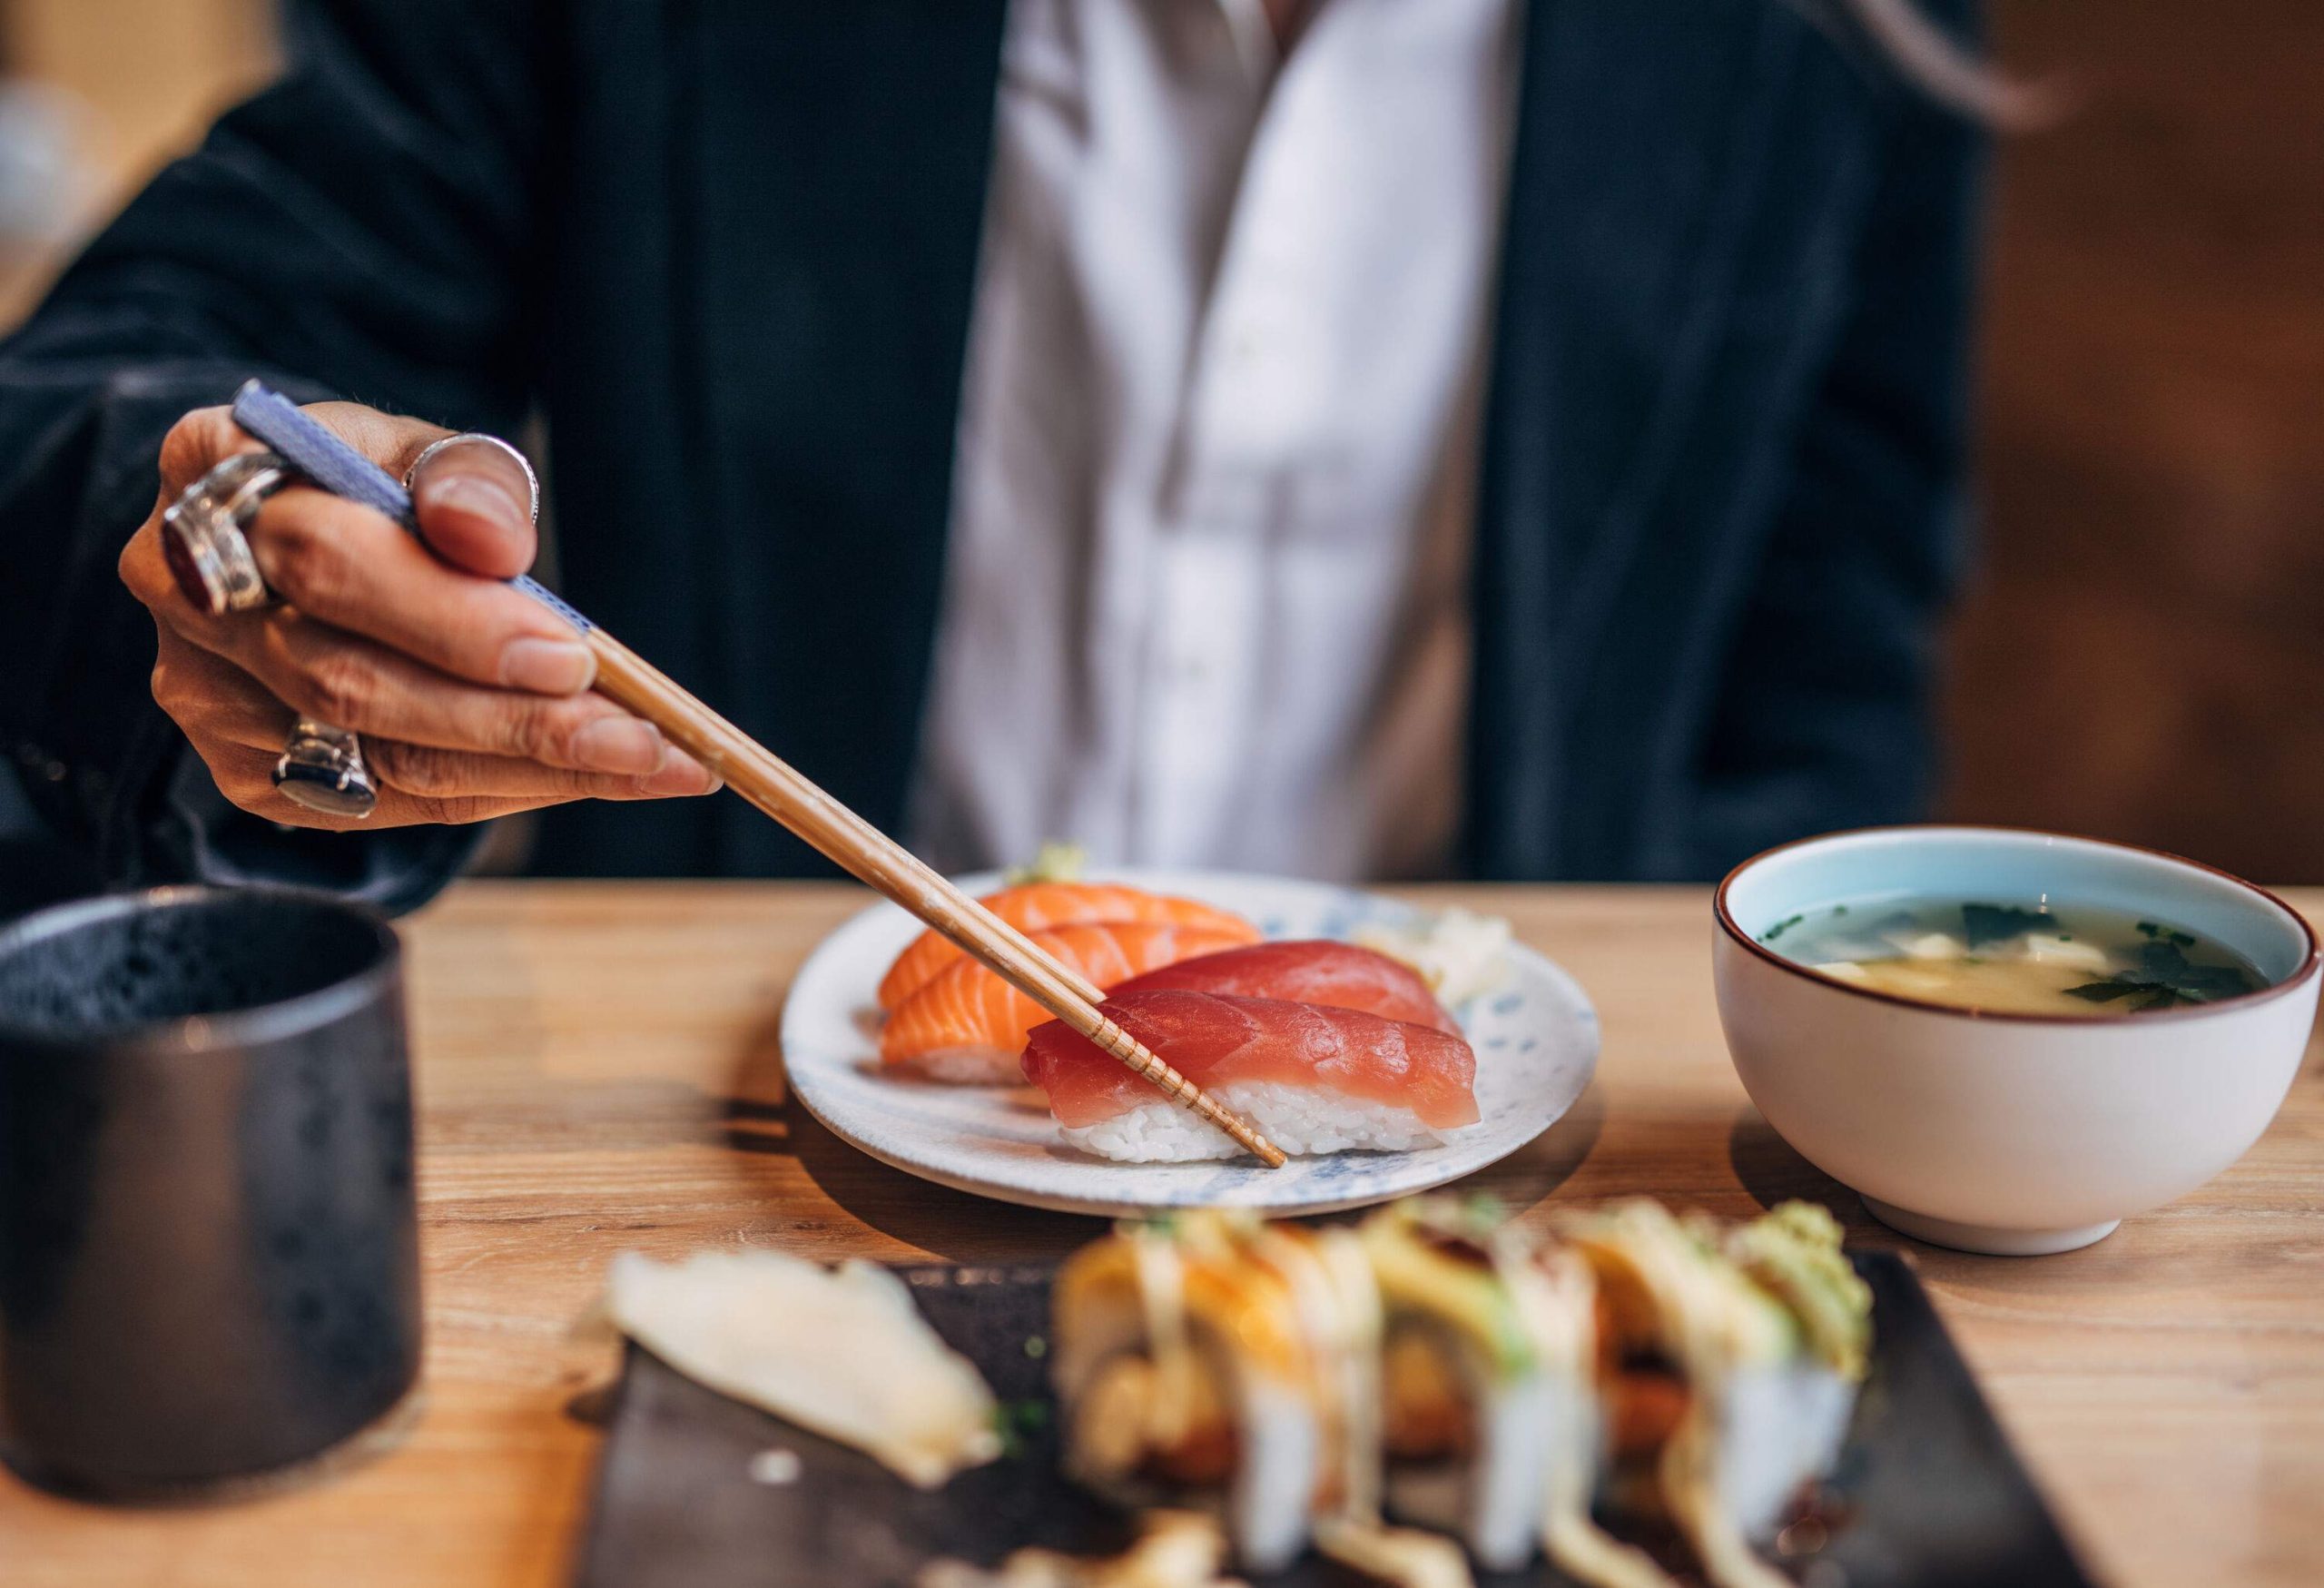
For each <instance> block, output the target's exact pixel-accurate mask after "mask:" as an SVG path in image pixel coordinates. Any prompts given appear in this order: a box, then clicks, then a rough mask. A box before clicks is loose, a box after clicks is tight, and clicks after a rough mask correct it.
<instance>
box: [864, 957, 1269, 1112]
mask: <svg viewBox="0 0 2324 1588" xmlns="http://www.w3.org/2000/svg"><path fill="white" fill-rule="evenodd" d="M1029 936H1030V937H1031V938H1032V940H1033V942H1035V943H1037V944H1039V946H1040V947H1041V948H1042V949H1044V950H1045V951H1047V952H1048V953H1049V956H1050V957H1051V958H1052V959H1055V960H1059V961H1061V962H1064V963H1066V964H1068V965H1070V966H1072V967H1073V968H1074V969H1076V970H1078V971H1079V972H1081V973H1082V974H1083V975H1085V976H1087V977H1088V978H1089V980H1090V981H1094V982H1096V983H1097V984H1098V986H1099V987H1111V986H1113V985H1114V984H1115V983H1116V982H1118V981H1122V980H1123V979H1124V978H1126V977H1134V976H1136V975H1137V974H1138V973H1139V972H1151V971H1154V970H1156V969H1157V968H1159V967H1162V966H1167V965H1168V964H1169V963H1171V962H1173V961H1174V960H1182V959H1185V958H1187V957H1188V956H1189V955H1197V954H1198V955H1204V956H1207V957H1213V958H1215V957H1216V951H1217V950H1219V949H1223V948H1229V947H1232V946H1233V945H1234V944H1236V943H1238V942H1242V941H1243V939H1242V937H1241V935H1240V934H1239V933H1238V932H1221V931H1219V930H1217V929H1216V928H1215V927H1208V926H1173V925H1171V924H1170V923H1168V922H1158V921H1156V922H1141V921H1102V922H1097V921H1093V922H1077V923H1075V924H1073V925H1070V926H1053V927H1049V928H1048V929H1047V930H1045V931H1041V932H1032V933H1029ZM1048 1019H1049V1011H1047V1010H1045V1009H1043V1008H1042V1007H1041V1006H1040V1005H1039V1004H1038V1003H1036V1002H1034V1001H1032V1000H1031V999H1029V998H1028V997H1026V996H1025V995H1024V994H1023V993H1022V992H1019V991H1017V989H1016V988H1014V987H1011V986H1010V985H1009V983H1008V982H1006V981H1002V980H1001V979H1000V977H999V976H996V975H994V974H993V973H992V972H990V971H988V970H986V969H985V968H984V966H982V965H980V964H979V963H978V962H976V961H974V960H971V959H970V958H969V957H968V956H967V955H965V954H963V955H961V956H960V958H958V959H956V960H954V961H953V962H951V963H950V964H949V965H947V966H945V967H944V968H943V969H942V970H940V971H939V972H936V974H935V975H934V976H932V977H931V978H930V979H929V981H927V982H926V983H925V984H923V985H922V986H921V989H920V990H919V991H916V992H914V993H913V994H912V995H911V997H909V998H907V999H905V1000H904V1001H902V1002H901V1003H900V1004H898V1005H896V1007H895V1009H894V1010H893V1011H891V1012H890V1014H889V1016H888V1023H887V1026H886V1027H885V1029H883V1030H882V1031H881V1033H880V1057H881V1059H882V1060H885V1061H887V1062H888V1063H890V1064H905V1063H911V1064H917V1065H918V1066H919V1067H920V1068H921V1069H922V1070H926V1071H927V1072H928V1073H929V1074H931V1075H932V1076H934V1077H935V1078H936V1079H937V1080H950V1081H960V1082H966V1083H968V1084H970V1085H980V1084H981V1085H990V1086H1014V1085H1017V1084H1018V1083H1019V1080H1022V1078H1023V1070H1022V1069H1021V1068H1020V1066H1019V1062H1018V1055H1019V1052H1021V1051H1022V1050H1023V1049H1024V1046H1025V1035H1026V1033H1027V1032H1029V1031H1031V1030H1032V1029H1033V1028H1034V1027H1035V1026H1037V1025H1039V1024H1040V1023H1041V1022H1042V1021H1046V1020H1048Z"/></svg>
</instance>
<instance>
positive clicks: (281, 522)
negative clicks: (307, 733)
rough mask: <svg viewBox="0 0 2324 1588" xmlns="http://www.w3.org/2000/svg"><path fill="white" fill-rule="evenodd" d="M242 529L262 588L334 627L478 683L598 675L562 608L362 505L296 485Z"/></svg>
mask: <svg viewBox="0 0 2324 1588" xmlns="http://www.w3.org/2000/svg"><path fill="white" fill-rule="evenodd" d="M530 533H531V532H530V530H529V529H527V535H528V536H529V534H530ZM248 535H249V538H250V543H251V555H252V556H254V557H256V558H257V559H258V566H259V571H260V572H261V574H262V575H264V576H265V578H266V582H267V587H269V588H270V589H271V590H272V591H273V592H274V593H275V594H276V595H277V596H280V597H281V598H282V599H283V600H285V601H287V602H289V603H290V604H291V606H293V607H297V608H298V609H299V610H300V611H301V612H304V613H306V614H308V615H309V616H313V617H318V618H320V619H321V620H322V621H324V622H325V623H328V624H330V625H331V626H333V627H334V628H340V629H346V630H349V631H350V632H352V633H355V634H359V635H363V636H367V637H369V638H371V639H375V640H377V641H379V643H380V644H382V645H385V646H389V647H391V648H393V649H395V650H399V651H401V652H404V653H405V654H406V655H408V656H415V657H417V658H419V660H420V661H422V662H425V663H427V664H428V666H432V667H435V668H438V669H439V670H440V671H443V672H446V673H449V674H451V675H452V676H455V677H458V678H465V679H468V681H469V682H471V683H475V684H487V685H492V686H498V687H503V688H510V689H528V690H533V691H536V692H537V693H540V694H544V695H575V694H578V693H579V692H580V691H582V690H584V689H586V688H587V687H588V686H589V684H590V681H591V680H592V679H593V678H595V677H596V659H595V658H594V657H593V656H590V654H589V651H588V647H586V646H584V645H582V643H581V640H580V636H578V635H576V633H575V632H574V630H573V627H572V626H571V625H569V624H567V623H566V621H565V620H564V619H563V618H562V617H559V616H556V614H555V613H554V612H551V611H550V610H549V609H548V608H547V607H544V606H542V605H541V604H540V603H539V602H537V601H536V600H534V599H533V598H532V597H529V596H526V595H522V594H520V593H519V592H517V591H516V590H513V589H511V588H509V587H507V586H506V585H504V584H500V583H498V582H497V580H490V579H482V578H478V577H476V576H475V575H473V574H468V573H463V572H460V571H459V570H458V569H456V568H450V567H446V566H445V565H444V564H443V563H441V562H439V561H438V559H437V558H436V557H434V556H432V555H430V553H429V552H428V548H427V547H424V546H422V545H420V544H419V542H418V541H417V540H414V539H413V538H411V537H410V536H409V535H407V534H405V533H404V531H403V530H402V528H399V526H397V525H396V524H394V523H392V522H390V521H389V519H388V518H385V517H383V516H382V515H380V514H378V513H375V512H372V511H371V510H370V509H369V508H361V507H358V506H356V505H355V504H354V503H352V502H346V501H341V500H340V499H339V498H336V497H330V496H326V495H324V494H323V493H322V492H320V491H316V490H310V489H304V488H292V489H290V490H286V491H283V492H281V494H280V495H278V496H276V497H274V498H271V499H270V500H269V501H268V502H267V503H266V505H265V506H264V507H262V508H260V509H259V512H258V516H257V517H256V518H253V519H252V520H251V526H250V528H249V531H248Z"/></svg>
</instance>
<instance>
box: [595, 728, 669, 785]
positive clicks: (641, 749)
mask: <svg viewBox="0 0 2324 1588" xmlns="http://www.w3.org/2000/svg"><path fill="white" fill-rule="evenodd" d="M664 748H665V746H664V745H663V743H662V735H660V733H658V732H656V731H655V726H654V725H653V724H652V723H644V722H640V721H638V720H637V719H636V718H635V717H633V716H609V717H606V718H605V719H603V720H602V721H599V722H594V723H591V724H590V725H588V726H587V727H586V728H583V729H582V730H581V731H580V732H579V733H577V734H576V735H573V753H574V755H576V756H578V757H579V758H580V761H581V764H582V765H583V766H585V767H586V768H588V769H589V770H590V771H592V772H626V773H630V774H635V775H637V776H641V777H642V776H644V775H645V774H647V773H650V772H653V771H655V770H656V769H658V768H659V767H660V766H661V764H662V754H663V750H664Z"/></svg>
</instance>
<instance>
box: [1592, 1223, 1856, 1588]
mask: <svg viewBox="0 0 2324 1588" xmlns="http://www.w3.org/2000/svg"><path fill="white" fill-rule="evenodd" d="M1566 1233H1567V1235H1568V1237H1569V1238H1570V1239H1571V1242H1572V1244H1573V1245H1574V1247H1575V1248H1577V1249H1578V1250H1579V1251H1580V1252H1581V1254H1582V1255H1583V1256H1584V1257H1585V1258H1586V1259H1587V1260H1588V1262H1589V1264H1590V1268H1591V1271H1592V1273H1593V1274H1594V1276H1595V1277H1596V1279H1597V1283H1598V1289H1599V1295H1600V1298H1601V1301H1600V1309H1599V1315H1600V1320H1601V1335H1600V1343H1599V1373H1600V1396H1601V1400H1602V1404H1603V1405H1604V1406H1605V1408H1606V1412H1607V1415H1608V1419H1609V1425H1610V1444H1611V1447H1612V1458H1613V1465H1612V1470H1611V1483H1610V1498H1611V1500H1612V1502H1613V1504H1614V1505H1615V1506H1616V1508H1617V1509H1619V1510H1622V1511H1627V1512H1630V1513H1632V1514H1640V1515H1650V1516H1655V1517H1659V1518H1662V1519H1665V1520H1667V1521H1669V1523H1670V1524H1672V1525H1673V1526H1674V1527H1675V1528H1676V1529H1677V1530H1678V1532H1679V1534H1681V1535H1682V1536H1683V1537H1684V1538H1685V1539H1686V1540H1687V1542H1688V1544H1689V1545H1690V1546H1691V1548H1692V1549H1693V1550H1694V1552H1695V1553H1696V1556H1697V1558H1698V1559H1699V1561H1700V1562H1701V1563H1702V1567H1703V1570H1704V1573H1705V1574H1706V1575H1707V1576H1708V1577H1709V1580H1710V1582H1711V1583H1714V1584H1717V1585H1718V1588H1778V1585H1780V1584H1783V1583H1785V1582H1786V1579H1784V1578H1783V1577H1782V1576H1781V1575H1779V1574H1778V1573H1776V1572H1775V1571H1774V1570H1773V1568H1771V1567H1769V1566H1768V1565H1767V1564H1766V1563H1764V1562H1762V1561H1760V1560H1759V1559H1758V1557H1757V1556H1755V1555H1754V1554H1753V1553H1751V1549H1750V1547H1749V1546H1750V1544H1751V1543H1753V1542H1764V1541H1766V1540H1767V1539H1768V1538H1770V1537H1772V1535H1773V1534H1774V1533H1775V1531H1776V1529H1777V1527H1778V1526H1779V1525H1780V1524H1781V1522H1782V1519H1783V1516H1784V1513H1785V1511H1786V1509H1787V1507H1788V1506H1789V1504H1791V1503H1792V1501H1793V1500H1794V1499H1795V1498H1796V1497H1797V1494H1799V1492H1800V1490H1801V1487H1802V1485H1803V1484H1807V1483H1810V1482H1812V1481H1814V1480H1815V1479H1816V1478H1817V1477H1819V1476H1821V1475H1824V1474H1825V1473H1826V1472H1827V1470H1828V1467H1829V1465H1830V1463H1831V1461H1832V1459H1833V1458H1834V1456H1835V1455H1837V1451H1838V1447H1839V1442H1840V1437H1841V1435H1842V1434H1843V1432H1844V1431H1845V1429H1846V1424H1847V1420H1848V1416H1849V1414H1850V1413H1851V1411H1852V1410H1853V1408H1854V1406H1855V1397H1856V1386H1857V1385H1858V1383H1859V1382H1860V1381H1861V1379H1862V1376H1863V1372H1864V1361H1865V1354H1866V1347H1867V1345H1868V1342H1869V1339H1870V1317H1871V1299H1870V1295H1869V1293H1868V1292H1867V1291H1866V1289H1865V1287H1864V1286H1863V1284H1862V1282H1861V1281H1860V1280H1858V1279H1857V1278H1856V1276H1855V1274H1854V1273H1853V1271H1851V1270H1850V1269H1849V1268H1848V1267H1847V1265H1846V1260H1845V1259H1844V1258H1841V1256H1840V1250H1839V1229H1838V1227H1837V1224H1835V1223H1834V1222H1833V1221H1832V1219H1831V1216H1830V1215H1829V1214H1828V1213H1826V1212H1824V1211H1823V1209H1821V1208H1810V1207H1808V1206H1807V1205H1805V1204H1798V1203H1789V1204H1786V1205H1785V1206H1784V1207H1783V1208H1778V1209H1777V1211H1776V1212H1775V1213H1773V1214H1770V1215H1769V1216H1768V1217H1767V1218H1763V1219H1760V1220H1758V1221H1757V1222H1755V1223H1753V1224H1750V1225H1746V1226H1743V1227H1741V1228H1738V1229H1734V1230H1731V1231H1730V1230H1724V1229H1722V1228H1719V1227H1718V1226H1717V1225H1715V1224H1713V1223H1712V1222H1710V1221H1709V1220H1707V1219H1699V1218H1696V1219H1688V1220H1683V1221H1682V1220H1680V1219H1678V1218H1673V1217H1672V1216H1671V1215H1670V1214H1669V1212H1667V1211H1666V1210H1665V1209H1663V1208H1661V1207H1659V1205H1657V1204H1655V1203H1652V1202H1647V1201H1638V1202H1630V1203H1626V1204H1623V1205H1622V1206H1620V1207H1619V1208H1614V1209H1612V1210H1611V1211H1610V1212H1606V1213H1603V1214H1599V1215H1595V1216H1591V1217H1589V1218H1582V1219H1580V1220H1577V1221H1575V1222H1574V1223H1572V1224H1571V1225H1570V1226H1569V1227H1568V1228H1567V1232H1566Z"/></svg>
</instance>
